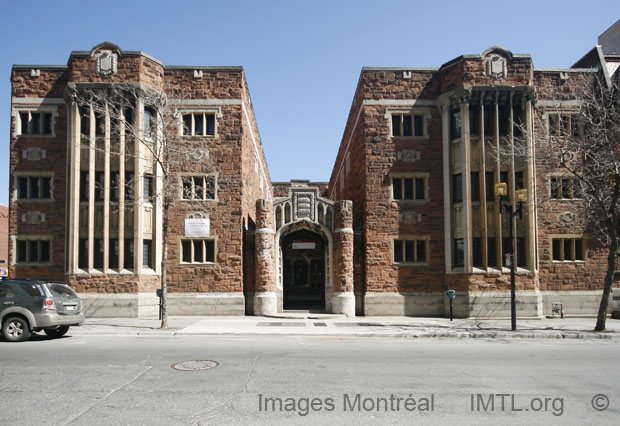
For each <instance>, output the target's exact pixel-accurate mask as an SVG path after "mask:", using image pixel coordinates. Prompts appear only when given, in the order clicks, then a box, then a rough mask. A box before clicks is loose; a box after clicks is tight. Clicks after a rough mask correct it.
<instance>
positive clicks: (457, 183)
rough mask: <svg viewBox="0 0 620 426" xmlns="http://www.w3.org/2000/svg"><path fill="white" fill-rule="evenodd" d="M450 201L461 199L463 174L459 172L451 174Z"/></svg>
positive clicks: (458, 201)
mask: <svg viewBox="0 0 620 426" xmlns="http://www.w3.org/2000/svg"><path fill="white" fill-rule="evenodd" d="M452 201H453V202H455V203H461V202H462V201H463V176H462V175H461V174H460V173H457V174H454V175H452Z"/></svg>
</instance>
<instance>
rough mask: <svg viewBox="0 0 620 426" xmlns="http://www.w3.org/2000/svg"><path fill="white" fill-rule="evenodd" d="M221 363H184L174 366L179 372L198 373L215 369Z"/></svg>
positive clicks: (207, 361)
mask: <svg viewBox="0 0 620 426" xmlns="http://www.w3.org/2000/svg"><path fill="white" fill-rule="evenodd" d="M219 365H220V363H219V362H217V361H209V360H206V361H182V362H177V363H175V364H172V365H171V366H170V367H172V369H173V370H178V371H198V370H208V369H209V368H215V367H217V366H219Z"/></svg>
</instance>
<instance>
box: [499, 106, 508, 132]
mask: <svg viewBox="0 0 620 426" xmlns="http://www.w3.org/2000/svg"><path fill="white" fill-rule="evenodd" d="M498 113H499V115H498V125H499V135H500V136H507V135H508V129H509V127H510V126H509V123H510V107H509V106H508V105H504V106H500V107H499V109H498Z"/></svg>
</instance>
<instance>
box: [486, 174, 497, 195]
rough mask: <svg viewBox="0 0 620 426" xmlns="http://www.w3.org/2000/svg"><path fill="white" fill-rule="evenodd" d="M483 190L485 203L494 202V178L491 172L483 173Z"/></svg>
mask: <svg viewBox="0 0 620 426" xmlns="http://www.w3.org/2000/svg"><path fill="white" fill-rule="evenodd" d="M484 188H485V192H486V198H487V201H495V176H494V175H493V172H484Z"/></svg>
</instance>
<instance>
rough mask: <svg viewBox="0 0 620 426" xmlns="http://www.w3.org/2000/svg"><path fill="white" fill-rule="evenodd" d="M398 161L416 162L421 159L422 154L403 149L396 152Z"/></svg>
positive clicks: (413, 150)
mask: <svg viewBox="0 0 620 426" xmlns="http://www.w3.org/2000/svg"><path fill="white" fill-rule="evenodd" d="M396 159H398V160H400V161H407V162H414V161H417V160H419V159H420V152H419V151H416V150H415V149H403V150H401V151H397V152H396Z"/></svg>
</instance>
